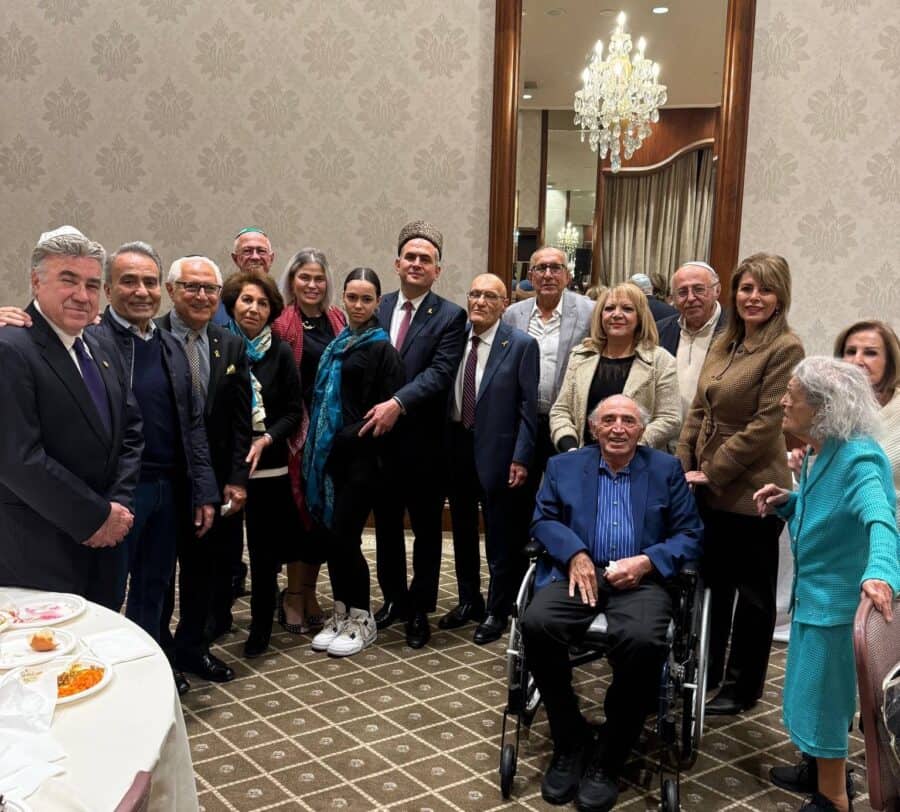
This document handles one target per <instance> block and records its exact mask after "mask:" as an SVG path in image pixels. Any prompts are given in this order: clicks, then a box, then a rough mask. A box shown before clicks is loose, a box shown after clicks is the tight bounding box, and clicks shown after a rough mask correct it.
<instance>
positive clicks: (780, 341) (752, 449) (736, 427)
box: [676, 253, 803, 715]
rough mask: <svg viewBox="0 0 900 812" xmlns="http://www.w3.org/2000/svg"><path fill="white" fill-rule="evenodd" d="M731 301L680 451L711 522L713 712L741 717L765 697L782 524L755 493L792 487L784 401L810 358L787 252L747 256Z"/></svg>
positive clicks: (707, 545)
mask: <svg viewBox="0 0 900 812" xmlns="http://www.w3.org/2000/svg"><path fill="white" fill-rule="evenodd" d="M730 300H731V301H730V304H731V307H730V312H731V319H730V322H729V324H728V325H727V326H726V328H725V329H724V330H723V331H722V334H721V335H720V337H719V338H718V339H716V341H715V342H714V343H713V345H712V347H710V349H709V353H708V354H707V356H706V361H705V363H704V365H703V371H702V372H701V373H700V381H699V383H698V384H697V394H696V396H695V397H694V402H693V405H692V406H691V409H690V412H689V413H688V415H687V417H686V418H685V423H684V428H683V429H682V431H681V437H680V438H679V441H678V448H677V452H676V453H677V454H678V457H679V459H680V460H681V464H682V466H683V467H684V470H685V472H686V473H685V477H686V478H687V481H688V482H689V483H690V484H691V485H692V486H693V487H694V489H695V491H694V492H695V495H696V497H697V504H698V506H699V508H700V513H701V516H702V517H703V521H704V524H705V526H706V535H705V539H704V553H703V564H704V573H705V576H706V580H707V584H708V586H709V587H710V589H711V590H712V604H711V626H710V643H709V667H708V669H707V679H708V684H709V686H710V687H711V688H712V687H716V686H718V685H721V690H720V691H719V693H718V695H717V696H716V697H715V699H713V700H711V701H710V702H708V703H707V713H711V714H714V715H729V714H735V713H739V712H740V711H742V710H746V709H748V708H750V707H752V706H753V705H755V704H756V701H757V700H758V699H759V697H760V696H761V695H762V690H763V684H764V682H765V676H766V668H767V666H768V662H769V649H770V648H771V645H772V632H773V630H774V628H775V582H776V577H777V574H778V536H779V534H780V533H781V528H782V522H781V520H780V519H778V518H777V517H775V516H766V517H760V516H759V515H758V514H757V512H756V506H755V504H754V502H753V498H752V497H753V493H754V492H755V491H756V490H758V489H759V488H761V487H762V486H763V485H765V484H766V483H768V482H775V483H776V484H778V485H780V486H781V487H784V488H789V487H790V485H791V476H790V472H789V471H788V467H787V454H786V447H785V442H784V435H783V434H782V430H781V418H782V409H781V406H780V404H779V401H780V400H781V398H782V396H783V395H784V393H785V391H786V389H787V383H788V380H789V379H790V377H791V372H792V370H793V369H794V367H795V366H796V365H797V363H798V362H799V361H800V360H801V359H802V358H803V345H802V344H801V342H800V339H799V338H798V337H797V336H796V335H795V334H794V333H793V332H791V330H790V328H789V327H788V322H787V314H788V309H789V308H790V304H791V276H790V269H789V268H788V264H787V261H786V260H785V259H784V258H783V257H780V256H776V255H774V254H762V253H761V254H754V255H753V256H751V257H748V258H747V259H745V260H744V261H743V262H741V264H740V265H739V266H738V267H737V269H736V270H735V272H734V275H733V276H732V278H731V293H730ZM735 593H737V607H736V608H734V598H735ZM733 608H734V617H733V623H732V609H733ZM729 636H730V637H731V651H730V654H729V656H728V664H727V669H726V664H725V650H726V648H727V645H728V639H729Z"/></svg>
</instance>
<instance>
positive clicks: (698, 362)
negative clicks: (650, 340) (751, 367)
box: [675, 302, 722, 415]
mask: <svg viewBox="0 0 900 812" xmlns="http://www.w3.org/2000/svg"><path fill="white" fill-rule="evenodd" d="M721 314H722V306H721V305H720V304H719V303H718V302H716V306H715V308H714V309H713V314H712V317H711V318H710V320H709V321H708V322H706V324H704V325H703V326H702V327H701V328H700V329H699V330H697V331H696V332H695V333H692V332H691V331H690V330H688V328H687V325H686V324H685V323H684V316H682V317H681V318H679V319H678V325H679V327H680V328H681V337H680V338H679V339H678V350H677V352H676V355H675V362H676V364H677V366H678V389H679V391H680V393H681V413H682V414H683V415H686V414H687V413H688V412H689V411H690V409H691V403H693V402H694V395H695V394H696V392H697V382H698V381H699V380H700V371H701V370H702V369H703V362H704V361H705V360H706V353H707V352H709V347H710V344H712V341H713V336H714V334H715V331H716V324H717V323H718V321H719V316H720V315H721Z"/></svg>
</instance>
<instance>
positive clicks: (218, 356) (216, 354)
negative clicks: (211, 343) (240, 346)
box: [215, 350, 222, 358]
mask: <svg viewBox="0 0 900 812" xmlns="http://www.w3.org/2000/svg"><path fill="white" fill-rule="evenodd" d="M215 356H216V358H221V357H222V356H220V355H219V351H218V350H216V352H215Z"/></svg>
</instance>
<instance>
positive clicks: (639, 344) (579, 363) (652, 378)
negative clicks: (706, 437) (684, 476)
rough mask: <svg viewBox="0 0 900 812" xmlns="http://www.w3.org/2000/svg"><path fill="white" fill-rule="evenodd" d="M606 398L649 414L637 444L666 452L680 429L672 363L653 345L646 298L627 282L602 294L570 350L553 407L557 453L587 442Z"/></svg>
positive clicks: (655, 341) (552, 431)
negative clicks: (625, 400)
mask: <svg viewBox="0 0 900 812" xmlns="http://www.w3.org/2000/svg"><path fill="white" fill-rule="evenodd" d="M612 395H628V397H630V398H634V400H635V401H636V402H637V403H639V404H640V405H641V406H643V407H644V408H645V409H646V410H647V411H648V412H649V413H650V422H649V423H648V424H647V427H646V429H644V435H643V437H642V439H641V442H642V443H643V444H644V445H649V446H653V447H655V448H662V449H664V448H665V447H666V444H667V443H668V442H669V440H673V439H675V437H677V436H678V430H679V429H680V428H681V405H680V400H679V394H678V379H677V377H676V366H675V359H674V358H673V357H672V356H671V355H670V354H669V353H668V352H667V351H666V350H664V349H662V347H660V346H659V335H658V333H657V332H656V322H655V321H654V320H653V316H652V314H651V313H650V308H649V307H648V305H647V297H646V296H645V295H644V294H643V293H642V292H641V290H640V288H638V287H637V286H636V285H633V284H631V283H630V282H625V283H623V284H621V285H616V286H615V287H613V288H610V289H609V290H606V291H604V292H603V293H602V294H601V296H600V298H599V299H598V300H597V305H596V307H595V308H594V314H593V316H592V317H591V332H590V335H589V336H588V337H587V338H586V339H585V340H584V342H583V343H582V344H580V345H578V346H577V347H575V349H573V350H572V352H571V354H570V355H569V363H568V366H567V368H566V374H565V377H564V378H563V383H562V387H561V388H560V390H559V396H558V397H557V399H556V403H554V404H553V406H552V407H551V409H550V435H551V437H552V438H553V444H554V446H556V448H557V449H558V450H559V451H571V450H572V449H575V448H579V447H581V446H583V445H585V444H587V443H591V442H593V440H592V439H591V434H590V429H589V427H588V417H589V416H590V414H591V412H592V411H593V410H594V407H595V406H596V405H597V404H598V403H599V402H600V401H601V400H603V399H604V398H608V397H611V396H612Z"/></svg>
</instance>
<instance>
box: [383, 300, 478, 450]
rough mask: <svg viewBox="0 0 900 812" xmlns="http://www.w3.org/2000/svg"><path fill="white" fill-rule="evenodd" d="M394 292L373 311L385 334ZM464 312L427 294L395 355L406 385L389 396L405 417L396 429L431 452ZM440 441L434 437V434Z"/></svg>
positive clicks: (451, 377)
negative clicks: (400, 407) (401, 361)
mask: <svg viewBox="0 0 900 812" xmlns="http://www.w3.org/2000/svg"><path fill="white" fill-rule="evenodd" d="M397 297H398V293H397V291H394V292H393V293H388V294H386V295H385V296H383V297H382V299H381V304H380V305H379V307H378V323H379V324H380V325H381V326H382V327H383V328H384V329H385V330H386V331H387V332H388V333H389V334H390V331H391V316H392V315H393V312H394V308H395V307H396V306H397ZM465 328H466V312H465V311H464V310H463V309H462V308H461V307H459V306H458V305H455V304H453V303H452V302H448V301H447V300H446V299H442V298H441V297H440V296H438V295H437V294H436V293H433V292H431V291H429V292H428V294H427V295H426V296H425V298H424V299H423V300H422V304H421V305H420V306H419V308H418V310H416V314H415V316H413V320H412V323H411V324H410V326H409V332H408V333H407V334H406V341H405V342H404V344H403V348H402V349H401V350H400V357H401V358H402V359H403V367H404V369H405V371H406V383H405V384H404V385H403V386H401V387H400V389H398V390H397V391H396V392H394V395H395V396H396V397H397V398H398V399H399V400H400V402H401V403H402V404H403V408H404V409H405V411H406V413H405V415H404V416H403V417H401V418H400V421H399V422H398V425H397V428H398V429H399V430H400V431H401V432H402V433H403V434H408V433H412V434H414V435H417V436H418V437H419V438H420V439H422V440H424V441H425V442H426V443H427V445H428V446H430V447H433V445H434V441H435V435H434V432H435V430H438V431H439V430H440V429H439V428H438V427H440V426H442V424H443V421H444V418H445V414H446V403H447V392H448V391H449V390H450V388H451V387H452V386H453V380H454V376H455V375H456V369H457V367H458V366H459V359H460V358H461V357H462V353H463V346H464V343H465V340H466V337H465ZM437 439H438V442H440V435H439V434H438V435H437Z"/></svg>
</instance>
